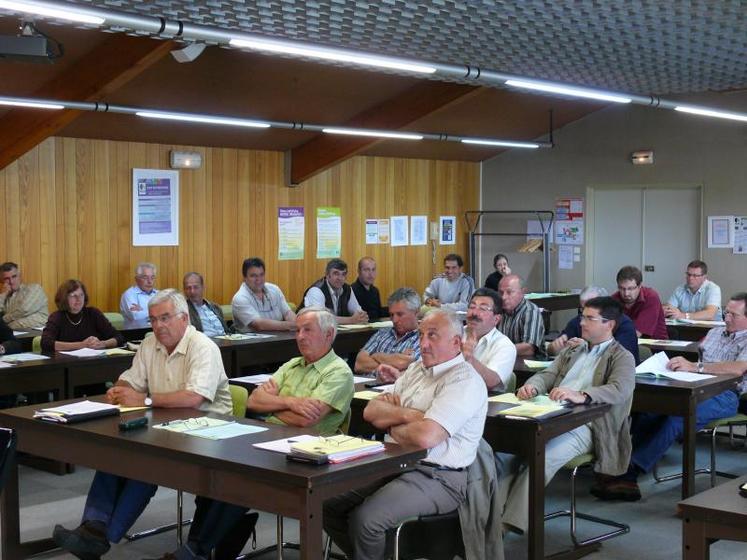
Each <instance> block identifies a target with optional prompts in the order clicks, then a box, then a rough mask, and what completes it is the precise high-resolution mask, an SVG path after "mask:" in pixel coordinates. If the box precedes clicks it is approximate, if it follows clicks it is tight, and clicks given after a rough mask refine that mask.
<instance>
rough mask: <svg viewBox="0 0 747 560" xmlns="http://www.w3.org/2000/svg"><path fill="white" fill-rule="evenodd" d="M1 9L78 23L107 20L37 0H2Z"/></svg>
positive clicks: (100, 22)
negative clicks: (39, 2) (33, 0)
mask: <svg viewBox="0 0 747 560" xmlns="http://www.w3.org/2000/svg"><path fill="white" fill-rule="evenodd" d="M0 9H4V10H11V11H14V12H21V13H24V14H33V15H38V16H45V17H50V18H57V19H64V20H67V21H75V22H78V23H90V24H93V25H102V24H103V23H104V22H105V21H106V20H105V19H104V18H103V17H99V16H94V15H90V14H84V13H82V12H78V11H76V10H74V9H68V8H59V7H51V6H49V5H47V4H37V3H35V2H19V1H15V0H0Z"/></svg>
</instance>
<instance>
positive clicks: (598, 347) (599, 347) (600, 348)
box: [589, 337, 615, 356]
mask: <svg viewBox="0 0 747 560" xmlns="http://www.w3.org/2000/svg"><path fill="white" fill-rule="evenodd" d="M613 340H615V338H614V337H612V338H610V339H609V340H605V341H604V342H600V343H599V344H597V345H596V346H594V347H592V348H590V349H589V353H590V354H591V353H592V352H594V353H595V355H597V356H599V355H601V354H602V353H603V352H604V351H605V350H607V347H608V346H609V345H610V344H612V341H613Z"/></svg>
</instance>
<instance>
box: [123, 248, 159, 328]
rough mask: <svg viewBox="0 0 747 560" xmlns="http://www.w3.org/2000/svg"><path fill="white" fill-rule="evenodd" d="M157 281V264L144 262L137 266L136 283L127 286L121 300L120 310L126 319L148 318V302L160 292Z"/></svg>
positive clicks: (142, 319) (143, 319)
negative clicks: (156, 287)
mask: <svg viewBox="0 0 747 560" xmlns="http://www.w3.org/2000/svg"><path fill="white" fill-rule="evenodd" d="M155 282H156V265H154V264H152V263H147V262H143V263H140V264H139V265H137V267H135V285H134V286H130V287H129V288H127V289H126V290H125V291H124V293H123V294H122V299H120V300H119V312H120V313H121V314H122V316H123V317H124V318H125V321H145V320H146V319H147V318H148V302H149V301H150V298H152V297H153V296H154V295H156V294H157V293H158V290H156V289H155V288H154V286H155Z"/></svg>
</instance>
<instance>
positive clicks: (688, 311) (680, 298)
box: [664, 260, 721, 321]
mask: <svg viewBox="0 0 747 560" xmlns="http://www.w3.org/2000/svg"><path fill="white" fill-rule="evenodd" d="M685 280H686V282H685V284H683V285H681V286H677V289H675V290H674V293H673V294H672V297H670V298H669V301H668V302H667V303H666V304H665V305H664V314H665V315H666V316H667V318H668V319H698V320H701V321H720V320H721V288H719V287H718V285H717V284H715V283H713V282H711V281H710V280H709V279H708V265H707V264H706V263H704V262H703V261H701V260H694V261H692V262H691V263H690V264H688V265H687V272H685Z"/></svg>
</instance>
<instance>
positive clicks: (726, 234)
mask: <svg viewBox="0 0 747 560" xmlns="http://www.w3.org/2000/svg"><path fill="white" fill-rule="evenodd" d="M733 224H734V216H708V248H709V249H730V248H732V247H734V226H733Z"/></svg>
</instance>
